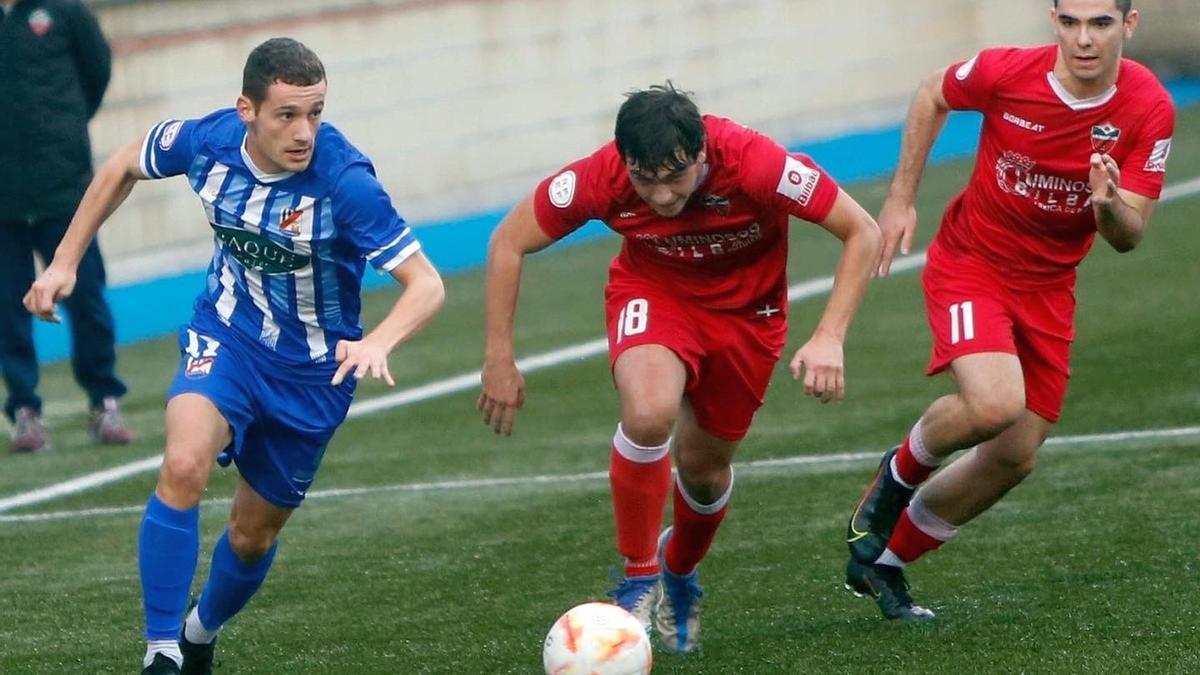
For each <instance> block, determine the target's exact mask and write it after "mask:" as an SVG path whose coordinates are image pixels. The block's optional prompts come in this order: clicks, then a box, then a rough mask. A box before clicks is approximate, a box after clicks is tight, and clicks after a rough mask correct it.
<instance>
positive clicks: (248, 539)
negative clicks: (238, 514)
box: [229, 518, 279, 562]
mask: <svg viewBox="0 0 1200 675" xmlns="http://www.w3.org/2000/svg"><path fill="white" fill-rule="evenodd" d="M278 535H279V532H278V531H276V530H272V529H269V528H255V527H250V526H248V525H247V524H246V523H243V522H241V521H239V520H238V519H237V518H234V519H233V520H231V521H230V522H229V548H231V549H233V552H234V554H235V555H236V556H237V557H238V559H239V560H241V561H242V562H254V561H255V560H261V559H262V557H263V556H265V555H267V553H268V552H269V551H270V550H271V546H273V545H274V544H275V538H276V537H277V536H278Z"/></svg>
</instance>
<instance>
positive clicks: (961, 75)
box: [954, 54, 979, 81]
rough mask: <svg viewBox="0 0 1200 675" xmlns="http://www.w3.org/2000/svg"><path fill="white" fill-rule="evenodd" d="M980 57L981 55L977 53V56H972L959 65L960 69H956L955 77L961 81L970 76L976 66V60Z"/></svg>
mask: <svg viewBox="0 0 1200 675" xmlns="http://www.w3.org/2000/svg"><path fill="white" fill-rule="evenodd" d="M978 58H979V55H978V54H976V55H975V56H972V57H971V59H970V60H969V61H967V62H966V63H964V64H962V65H961V66H959V67H958V70H956V71H954V77H956V78H958V79H959V80H960V81H961V80H965V79H967V78H968V77H970V75H971V70H973V69H974V68H975V60H976V59H978Z"/></svg>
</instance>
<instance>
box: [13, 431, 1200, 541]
mask: <svg viewBox="0 0 1200 675" xmlns="http://www.w3.org/2000/svg"><path fill="white" fill-rule="evenodd" d="M1192 438H1195V439H1200V427H1176V428H1168V429H1146V430H1141V431H1116V432H1110V433H1102V434H1078V435H1074V436H1055V437H1053V438H1050V439H1048V440H1047V441H1046V446H1047V447H1049V448H1053V447H1061V448H1077V447H1086V446H1099V445H1119V444H1121V443H1136V442H1139V441H1141V442H1145V441H1162V440H1178V439H1192ZM1134 447H1135V445H1129V446H1127V447H1126V448H1122V449H1133V448H1134ZM1043 452H1044V451H1043ZM867 461H870V462H877V461H879V451H878V450H871V451H865V452H834V453H829V454H824V455H795V456H792V457H777V458H775V459H760V460H756V461H752V462H739V463H738V464H737V465H736V467H737V471H739V472H742V473H745V472H753V473H756V474H768V475H770V474H776V473H778V471H777V469H780V468H792V467H814V466H824V465H829V464H859V463H862V462H867ZM607 479H608V472H607V471H592V472H588V473H570V474H558V475H534V476H512V477H509V478H475V479H463V480H445V481H436V482H430V483H399V484H394V485H373V486H369V487H357V488H335V489H330V490H313V491H312V492H310V493H308V499H309V500H312V499H338V498H342V497H356V496H360V495H374V494H383V493H388V492H448V491H452V490H476V491H478V490H482V489H487V488H496V487H529V486H534V485H555V486H561V485H564V484H567V483H581V482H594V481H596V482H598V481H602V480H607ZM230 501H231V500H230V499H229V498H228V497H221V498H217V499H209V500H206V501H205V502H204V504H205V505H206V506H207V505H218V504H228V503H230ZM145 508H146V505H145V504H137V505H134V506H112V507H102V508H92V509H76V510H70V511H48V512H45V513H28V514H19V515H9V516H6V515H0V523H35V522H45V521H49V520H76V519H79V518H88V517H95V516H110V515H129V514H140V513H141V512H142V511H143V510H144V509H145Z"/></svg>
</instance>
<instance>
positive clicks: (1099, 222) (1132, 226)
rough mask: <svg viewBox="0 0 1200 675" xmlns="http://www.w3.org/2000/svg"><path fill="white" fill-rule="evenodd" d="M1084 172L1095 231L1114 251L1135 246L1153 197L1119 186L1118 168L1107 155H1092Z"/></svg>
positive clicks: (1144, 232) (1119, 172) (1143, 232)
mask: <svg viewBox="0 0 1200 675" xmlns="http://www.w3.org/2000/svg"><path fill="white" fill-rule="evenodd" d="M1091 162H1092V166H1091V169H1090V171H1089V174H1088V179H1089V183H1091V187H1092V213H1094V214H1095V215H1096V231H1098V232H1099V233H1100V236H1102V237H1104V240H1105V241H1107V242H1108V243H1109V245H1110V246H1112V247H1113V248H1114V249H1116V251H1117V252H1118V253H1127V252H1129V251H1132V250H1133V249H1134V248H1136V247H1137V245H1138V244H1139V243H1141V241H1142V237H1144V236H1145V235H1146V228H1147V227H1149V225H1150V216H1151V214H1153V213H1154V205H1155V204H1156V203H1157V201H1156V200H1154V199H1150V198H1149V197H1144V196H1142V195H1139V194H1137V193H1136V192H1130V191H1129V190H1123V189H1121V187H1120V185H1121V170H1120V168H1119V167H1117V163H1116V162H1115V161H1114V160H1113V158H1112V157H1109V156H1108V155H1101V154H1093V155H1092V159H1091Z"/></svg>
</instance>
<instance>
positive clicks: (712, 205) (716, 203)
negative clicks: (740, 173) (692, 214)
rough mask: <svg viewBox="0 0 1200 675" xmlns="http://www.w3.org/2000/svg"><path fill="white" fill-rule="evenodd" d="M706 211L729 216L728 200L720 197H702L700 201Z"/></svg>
mask: <svg viewBox="0 0 1200 675" xmlns="http://www.w3.org/2000/svg"><path fill="white" fill-rule="evenodd" d="M700 203H701V205H703V206H704V208H706V209H712V210H714V211H716V212H717V214H719V215H722V216H727V215H729V198H728V197H722V196H721V195H704V197H702V198H701V200H700Z"/></svg>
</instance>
